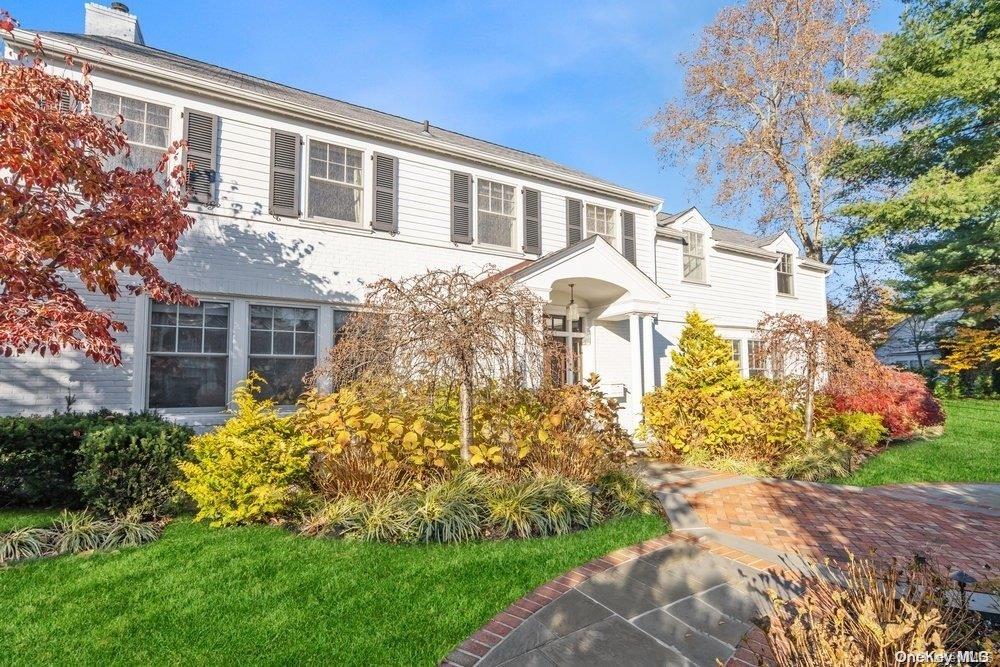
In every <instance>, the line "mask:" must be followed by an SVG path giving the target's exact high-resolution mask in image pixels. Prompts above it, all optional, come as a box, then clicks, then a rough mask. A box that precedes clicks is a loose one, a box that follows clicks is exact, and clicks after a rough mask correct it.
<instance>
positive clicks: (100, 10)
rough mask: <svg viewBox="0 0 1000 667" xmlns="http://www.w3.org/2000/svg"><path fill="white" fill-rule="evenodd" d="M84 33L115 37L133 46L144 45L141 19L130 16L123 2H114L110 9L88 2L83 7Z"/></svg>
mask: <svg viewBox="0 0 1000 667" xmlns="http://www.w3.org/2000/svg"><path fill="white" fill-rule="evenodd" d="M83 8H84V21H83V32H84V34H86V35H95V36H97V37H114V38H115V39H121V40H123V41H126V42H132V43H133V44H144V42H143V41H142V31H141V30H139V18H138V17H137V16H135V15H134V14H129V12H128V7H126V6H125V5H124V4H122V3H121V2H112V3H111V6H110V7H105V6H104V5H99V4H97V3H96V2H88V3H87V4H85V5H84V6H83Z"/></svg>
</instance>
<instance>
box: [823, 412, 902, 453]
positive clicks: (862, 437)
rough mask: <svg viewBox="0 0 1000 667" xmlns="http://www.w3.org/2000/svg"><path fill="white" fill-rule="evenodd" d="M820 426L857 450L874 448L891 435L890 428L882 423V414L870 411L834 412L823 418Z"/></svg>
mask: <svg viewBox="0 0 1000 667" xmlns="http://www.w3.org/2000/svg"><path fill="white" fill-rule="evenodd" d="M819 426H820V429H825V430H828V431H830V432H832V433H833V434H834V435H835V436H836V437H837V438H838V439H839V440H840V441H841V442H843V443H845V444H847V445H849V446H850V448H851V449H852V450H853V451H855V452H864V451H869V450H872V449H874V448H875V447H876V446H877V445H878V444H879V443H881V442H883V441H884V440H885V439H886V438H887V437H888V436H889V430H888V429H887V428H886V427H885V426H884V425H883V424H882V416H881V415H877V414H871V413H868V412H858V411H854V410H852V411H848V412H839V413H834V414H833V415H831V416H830V417H828V418H826V419H823V420H821V421H820V423H819Z"/></svg>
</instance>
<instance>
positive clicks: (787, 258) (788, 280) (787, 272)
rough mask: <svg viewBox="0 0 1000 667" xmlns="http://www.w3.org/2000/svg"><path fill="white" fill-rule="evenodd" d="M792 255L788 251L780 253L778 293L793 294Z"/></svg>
mask: <svg viewBox="0 0 1000 667" xmlns="http://www.w3.org/2000/svg"><path fill="white" fill-rule="evenodd" d="M794 287H795V285H794V279H793V269H792V255H791V253H787V252H779V253H778V294H784V295H786V296H791V295H792V294H793V290H794Z"/></svg>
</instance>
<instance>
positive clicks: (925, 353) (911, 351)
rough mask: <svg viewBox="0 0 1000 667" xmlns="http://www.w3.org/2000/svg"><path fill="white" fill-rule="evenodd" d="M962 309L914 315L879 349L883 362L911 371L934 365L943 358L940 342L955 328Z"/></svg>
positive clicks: (890, 333)
mask: <svg viewBox="0 0 1000 667" xmlns="http://www.w3.org/2000/svg"><path fill="white" fill-rule="evenodd" d="M961 314H962V312H961V311H960V310H948V311H945V312H943V313H941V314H939V315H934V316H932V317H921V316H919V315H911V316H910V317H907V318H906V319H905V320H903V321H902V322H900V323H899V324H897V325H896V326H894V327H893V328H892V329H890V330H889V337H888V339H887V340H886V341H885V342H884V343H883V344H882V345H880V346H879V348H878V349H877V350H875V356H876V357H878V360H879V361H881V362H882V363H883V364H888V365H891V366H899V367H902V368H908V369H910V370H915V371H916V370H923V369H925V368H928V369H929V368H934V366H933V365H932V363H931V362H932V361H934V360H935V359H938V358H940V357H941V349H940V348H939V347H938V341H940V340H941V338H944V337H945V336H947V335H948V333H949V332H950V331H951V330H952V329H954V327H955V323H956V321H957V320H958V318H959V317H960V316H961Z"/></svg>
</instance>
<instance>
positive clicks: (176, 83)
mask: <svg viewBox="0 0 1000 667" xmlns="http://www.w3.org/2000/svg"><path fill="white" fill-rule="evenodd" d="M36 36H37V33H34V32H31V31H29V30H23V29H20V28H16V29H15V30H14V32H13V33H12V38H11V39H9V40H7V41H9V42H10V43H11V44H15V45H18V46H22V47H23V46H28V47H30V46H31V45H32V44H33V43H34V40H35V37H36ZM40 38H41V39H42V42H43V46H44V48H45V49H46V51H47V52H52V53H56V54H59V55H71V56H73V57H75V58H80V59H82V60H86V61H87V62H88V63H90V64H91V65H93V66H96V65H100V66H101V67H102V68H103V69H105V70H107V71H110V72H114V73H116V74H123V75H126V76H130V77H135V78H138V79H141V80H144V81H149V82H151V83H156V84H159V85H161V86H164V87H168V88H174V89H177V90H182V91H185V92H196V93H199V94H202V95H206V96H208V97H212V98H215V99H219V100H223V101H226V102H234V101H238V102H241V103H243V104H246V105H248V106H251V107H254V108H258V109H263V110H267V111H271V112H274V113H278V114H281V115H286V116H291V117H294V118H297V119H309V120H314V121H316V122H320V123H325V124H328V125H332V126H334V127H336V128H338V129H343V130H348V131H351V132H356V133H358V134H362V135H365V136H369V137H375V138H379V139H384V140H388V141H392V142H394V143H398V144H403V145H406V146H411V147H415V148H420V149H423V150H427V151H431V152H434V153H437V154H440V155H446V156H460V157H463V158H466V159H469V160H472V161H473V162H477V163H481V164H486V165H491V166H497V167H500V168H503V169H506V170H509V171H514V172H517V173H521V174H525V175H529V176H535V177H541V178H543V179H545V180H547V181H553V182H556V183H562V184H567V185H571V186H574V187H577V188H580V189H583V190H587V191H589V192H592V193H595V194H601V195H605V196H610V197H613V198H617V199H622V200H625V201H629V202H633V203H638V204H641V205H643V206H649V207H653V206H659V205H661V204H662V203H663V200H662V199H660V198H658V197H653V196H650V195H645V194H642V193H640V192H636V191H634V190H630V189H628V188H623V187H619V186H615V185H610V184H606V183H601V182H599V181H594V180H591V179H587V178H582V177H574V176H570V175H567V174H560V173H558V172H555V171H552V170H549V169H544V168H540V167H533V166H532V165H529V164H526V163H524V162H521V161H519V160H513V159H505V158H501V157H497V156H495V155H490V154H488V153H485V152H482V151H477V150H475V149H472V148H467V147H460V146H455V145H454V144H450V143H447V142H443V141H440V140H437V139H435V138H433V137H424V136H416V135H413V134H410V133H408V132H404V131H401V130H395V129H392V128H387V127H384V126H382V125H379V124H377V123H369V122H366V121H362V120H358V119H355V118H348V117H346V116H342V115H340V114H335V113H332V112H329V111H322V110H319V109H316V108H314V107H310V106H307V105H303V104H296V103H294V102H289V101H287V100H280V99H277V98H274V97H271V96H267V95H262V94H259V93H251V92H249V91H246V90H244V89H242V88H239V87H236V86H228V85H225V84H223V83H218V82H214V81H207V80H205V79H203V78H201V77H197V76H192V75H189V74H185V73H181V72H176V71H173V70H169V69H167V68H163V67H157V66H156V65H150V64H148V63H140V62H136V61H134V60H129V59H128V58H124V57H120V56H114V55H111V54H110V53H107V52H102V51H101V50H100V49H95V48H91V47H87V46H77V45H75V44H70V43H68V42H65V41H63V40H60V39H58V38H56V37H53V36H51V35H45V36H44V37H40Z"/></svg>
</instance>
